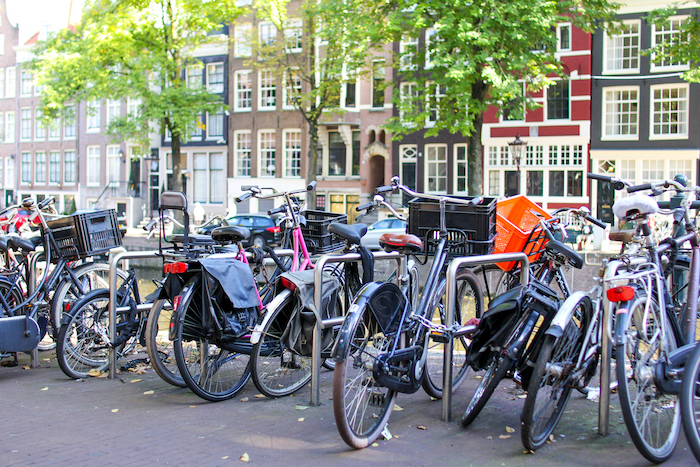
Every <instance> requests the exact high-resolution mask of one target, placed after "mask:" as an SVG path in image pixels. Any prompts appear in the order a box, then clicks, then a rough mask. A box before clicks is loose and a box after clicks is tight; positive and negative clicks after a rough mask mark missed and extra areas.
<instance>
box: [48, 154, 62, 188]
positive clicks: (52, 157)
mask: <svg viewBox="0 0 700 467" xmlns="http://www.w3.org/2000/svg"><path fill="white" fill-rule="evenodd" d="M60 182H61V153H60V152H59V151H51V152H49V183H50V184H51V185H58V184H59V183H60Z"/></svg>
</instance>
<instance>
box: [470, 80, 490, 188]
mask: <svg viewBox="0 0 700 467" xmlns="http://www.w3.org/2000/svg"><path fill="white" fill-rule="evenodd" d="M486 94H487V89H486V86H485V85H483V84H481V83H475V84H473V85H472V97H473V98H474V99H476V100H478V101H479V102H484V100H485V99H486ZM483 127H484V116H483V114H482V113H478V114H477V115H475V116H474V131H473V132H472V134H471V135H469V137H468V138H467V144H468V145H469V158H468V160H467V165H468V169H469V171H468V175H467V182H468V183H467V185H469V191H468V193H469V196H480V195H483V194H484V188H483V186H482V182H483V179H484V176H483V166H484V146H483V143H482V141H481V134H482V132H483Z"/></svg>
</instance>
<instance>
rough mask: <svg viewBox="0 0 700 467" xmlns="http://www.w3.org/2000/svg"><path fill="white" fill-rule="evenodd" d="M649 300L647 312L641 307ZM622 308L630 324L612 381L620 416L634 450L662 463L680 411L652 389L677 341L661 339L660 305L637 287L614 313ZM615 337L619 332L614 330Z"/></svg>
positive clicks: (674, 437)
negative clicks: (659, 367)
mask: <svg viewBox="0 0 700 467" xmlns="http://www.w3.org/2000/svg"><path fill="white" fill-rule="evenodd" d="M647 301H648V302H649V310H648V313H647V314H645V306H646V304H647ZM623 309H626V310H627V313H629V315H628V316H629V319H628V320H624V319H621V320H618V324H620V323H623V324H622V325H624V323H625V322H627V321H629V324H628V325H627V329H625V334H626V337H627V341H626V342H625V343H623V344H622V345H618V346H617V347H616V348H615V359H616V371H617V380H618V382H619V386H618V389H619V392H620V405H621V406H622V415H623V418H624V420H625V424H626V425H627V430H628V431H629V432H630V436H631V437H632V441H633V442H634V445H635V446H636V447H637V450H638V451H639V452H640V453H641V454H642V455H643V456H644V457H645V458H646V459H648V460H649V461H651V462H655V463H660V462H664V461H666V460H667V459H668V458H669V457H671V454H672V453H673V449H674V448H675V447H676V443H677V441H678V435H679V433H680V424H681V420H680V418H681V413H680V407H679V405H680V404H679V403H678V397H677V396H674V395H670V394H664V393H663V392H661V391H659V390H658V389H657V387H656V382H655V380H654V374H655V369H656V368H655V367H656V364H657V363H658V362H659V361H662V360H664V359H665V358H666V351H667V349H666V348H664V346H663V341H664V340H665V341H666V342H667V343H668V346H669V347H668V351H672V350H673V349H675V348H676V338H675V335H674V333H673V332H672V330H670V329H667V332H666V336H662V335H661V332H662V328H661V326H660V323H661V320H662V319H664V317H663V316H661V315H660V313H661V310H659V305H658V303H657V302H656V300H655V299H654V298H653V297H651V298H647V297H646V294H645V293H644V291H643V290H642V289H641V288H638V289H636V296H635V298H634V299H632V300H631V301H629V302H622V303H620V304H619V305H618V307H617V310H623ZM618 334H619V332H618Z"/></svg>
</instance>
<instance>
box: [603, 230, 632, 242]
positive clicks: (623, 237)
mask: <svg viewBox="0 0 700 467" xmlns="http://www.w3.org/2000/svg"><path fill="white" fill-rule="evenodd" d="M608 238H609V239H610V241H613V242H622V243H629V242H631V241H632V238H634V230H631V229H627V230H615V231H611V232H610V235H609V236H608Z"/></svg>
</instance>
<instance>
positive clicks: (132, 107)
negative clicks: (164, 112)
mask: <svg viewBox="0 0 700 467" xmlns="http://www.w3.org/2000/svg"><path fill="white" fill-rule="evenodd" d="M140 111H141V99H132V98H131V97H129V98H128V99H127V100H126V113H127V114H129V115H133V116H134V117H137V116H138V115H139V112H140Z"/></svg>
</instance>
